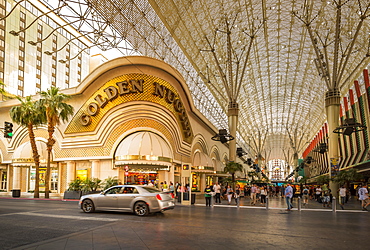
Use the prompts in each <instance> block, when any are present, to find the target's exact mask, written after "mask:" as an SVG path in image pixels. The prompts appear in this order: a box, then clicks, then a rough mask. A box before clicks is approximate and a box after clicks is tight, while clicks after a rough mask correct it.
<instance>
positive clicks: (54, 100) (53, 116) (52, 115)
mask: <svg viewBox="0 0 370 250" xmlns="http://www.w3.org/2000/svg"><path fill="white" fill-rule="evenodd" d="M40 95H41V99H40V103H41V105H43V107H44V108H45V115H46V119H47V123H48V142H47V144H46V146H47V152H48V159H47V165H46V175H45V198H49V190H50V188H49V179H50V161H51V151H52V149H53V146H54V144H55V140H54V138H53V134H54V131H55V126H56V125H59V124H60V122H61V120H62V121H63V122H66V121H68V118H69V117H70V116H72V115H73V107H72V106H71V105H69V104H67V103H65V101H66V100H68V99H69V98H70V96H69V95H66V94H63V93H60V92H59V88H56V87H54V86H52V87H51V88H50V89H48V90H47V91H42V92H41V93H40Z"/></svg>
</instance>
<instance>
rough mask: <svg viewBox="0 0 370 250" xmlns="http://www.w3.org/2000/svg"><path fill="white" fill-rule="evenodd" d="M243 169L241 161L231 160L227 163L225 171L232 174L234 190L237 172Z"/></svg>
mask: <svg viewBox="0 0 370 250" xmlns="http://www.w3.org/2000/svg"><path fill="white" fill-rule="evenodd" d="M243 170H244V168H243V165H242V164H240V163H237V162H233V161H230V162H228V163H227V164H226V167H225V168H224V172H225V173H229V174H231V178H232V183H233V190H235V173H236V172H238V171H239V172H243Z"/></svg>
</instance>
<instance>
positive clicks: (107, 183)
mask: <svg viewBox="0 0 370 250" xmlns="http://www.w3.org/2000/svg"><path fill="white" fill-rule="evenodd" d="M118 183H119V180H118V177H117V176H114V177H108V178H107V179H105V180H104V182H103V189H104V190H106V189H108V188H110V187H113V186H116V185H118Z"/></svg>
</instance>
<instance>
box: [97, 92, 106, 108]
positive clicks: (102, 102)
mask: <svg viewBox="0 0 370 250" xmlns="http://www.w3.org/2000/svg"><path fill="white" fill-rule="evenodd" d="M94 99H95V101H97V102H98V104H99V106H100V107H101V108H104V107H105V105H107V103H108V99H107V98H104V100H103V99H102V96H101V95H97V96H96V97H95V98H94Z"/></svg>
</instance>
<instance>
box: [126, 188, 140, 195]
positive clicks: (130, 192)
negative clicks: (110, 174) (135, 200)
mask: <svg viewBox="0 0 370 250" xmlns="http://www.w3.org/2000/svg"><path fill="white" fill-rule="evenodd" d="M122 193H124V194H138V193H139V192H138V191H137V189H136V188H134V187H125V188H124V189H123V192H122Z"/></svg>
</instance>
